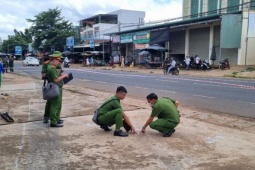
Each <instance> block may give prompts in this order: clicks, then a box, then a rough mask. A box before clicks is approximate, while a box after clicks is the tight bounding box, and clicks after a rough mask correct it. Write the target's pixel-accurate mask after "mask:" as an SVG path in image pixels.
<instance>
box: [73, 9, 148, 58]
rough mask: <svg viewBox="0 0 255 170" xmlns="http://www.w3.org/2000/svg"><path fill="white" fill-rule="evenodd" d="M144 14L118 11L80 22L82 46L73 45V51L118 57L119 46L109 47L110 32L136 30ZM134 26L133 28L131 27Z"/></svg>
mask: <svg viewBox="0 0 255 170" xmlns="http://www.w3.org/2000/svg"><path fill="white" fill-rule="evenodd" d="M144 17H145V12H143V11H133V10H124V9H120V10H117V11H113V12H110V13H108V14H98V15H95V16H92V17H89V18H86V19H82V20H80V37H81V40H83V41H84V43H83V44H80V45H75V46H74V49H75V51H82V52H84V51H104V52H105V53H108V54H109V55H110V53H112V50H113V51H114V55H120V52H119V46H118V45H115V44H113V45H111V43H110V42H111V37H110V36H108V35H106V34H109V33H112V32H120V31H126V30H129V29H134V28H137V25H138V24H141V23H143V22H144ZM132 25H134V26H132Z"/></svg>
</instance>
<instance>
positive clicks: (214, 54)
mask: <svg viewBox="0 0 255 170" xmlns="http://www.w3.org/2000/svg"><path fill="white" fill-rule="evenodd" d="M210 60H212V61H214V60H216V52H215V47H214V46H213V48H212V53H211V57H210Z"/></svg>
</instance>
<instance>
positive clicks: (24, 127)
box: [14, 123, 26, 170]
mask: <svg viewBox="0 0 255 170" xmlns="http://www.w3.org/2000/svg"><path fill="white" fill-rule="evenodd" d="M25 136H26V124H25V123H22V138H21V143H20V145H19V153H18V154H17V156H16V158H15V167H14V169H15V170H17V169H19V162H20V155H21V150H22V148H23V146H24V145H25Z"/></svg>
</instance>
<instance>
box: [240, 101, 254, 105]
mask: <svg viewBox="0 0 255 170" xmlns="http://www.w3.org/2000/svg"><path fill="white" fill-rule="evenodd" d="M238 102H239V103H246V104H255V103H253V102H245V101H238Z"/></svg>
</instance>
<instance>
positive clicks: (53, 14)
mask: <svg viewBox="0 0 255 170" xmlns="http://www.w3.org/2000/svg"><path fill="white" fill-rule="evenodd" d="M60 15H61V10H59V9H58V8H56V9H49V10H48V11H46V12H41V13H40V14H38V15H36V16H35V19H34V20H33V19H27V21H28V22H31V23H32V25H33V26H32V27H31V30H32V34H33V37H34V42H33V47H34V48H35V49H39V48H42V49H43V50H44V51H50V50H51V48H55V50H59V51H63V48H64V45H65V40H66V38H67V37H70V36H75V32H74V31H73V25H72V24H71V23H69V21H65V20H64V18H63V17H61V16H60Z"/></svg>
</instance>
